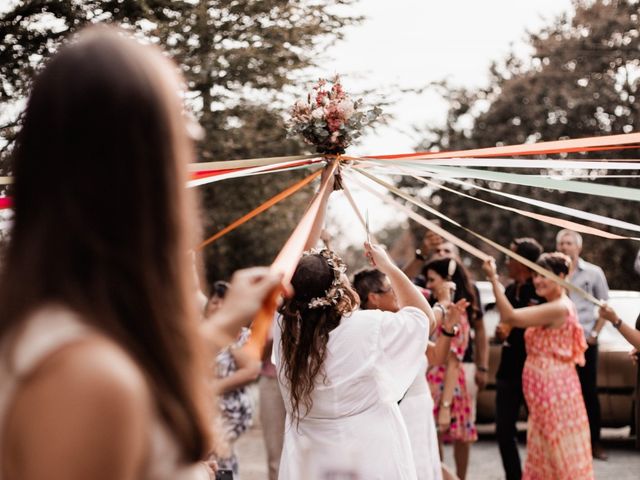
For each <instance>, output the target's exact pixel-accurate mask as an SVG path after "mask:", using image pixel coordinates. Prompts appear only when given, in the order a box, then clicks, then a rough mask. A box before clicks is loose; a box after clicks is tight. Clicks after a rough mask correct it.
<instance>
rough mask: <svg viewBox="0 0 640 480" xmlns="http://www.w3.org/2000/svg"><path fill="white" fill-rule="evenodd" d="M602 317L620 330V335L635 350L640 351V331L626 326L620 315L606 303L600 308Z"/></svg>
mask: <svg viewBox="0 0 640 480" xmlns="http://www.w3.org/2000/svg"><path fill="white" fill-rule="evenodd" d="M600 317H602V318H606V319H607V320H609V321H610V322H611V324H612V325H613V326H614V327H615V328H617V329H618V331H619V332H620V334H622V336H623V337H624V338H626V339H627V341H628V342H629V343H630V344H631V345H633V346H634V347H635V348H637V349H640V331H638V330H636V329H634V328H632V327H630V326H629V325H627V324H625V323H624V322H623V321H622V319H621V318H620V317H618V314H617V313H616V312H615V311H614V310H613V308H611V307H610V306H609V305H607V304H606V303H605V304H604V305H603V306H602V307H600Z"/></svg>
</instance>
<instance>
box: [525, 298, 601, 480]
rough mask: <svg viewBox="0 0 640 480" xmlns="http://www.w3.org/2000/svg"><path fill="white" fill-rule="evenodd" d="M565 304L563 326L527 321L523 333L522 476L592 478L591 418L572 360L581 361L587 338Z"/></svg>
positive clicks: (535, 479)
mask: <svg viewBox="0 0 640 480" xmlns="http://www.w3.org/2000/svg"><path fill="white" fill-rule="evenodd" d="M567 302H568V301H567ZM568 303H569V302H568ZM569 307H570V308H569V311H568V313H567V318H566V320H565V322H564V323H563V325H562V326H561V327H559V328H547V327H529V328H527V330H526V332H525V334H524V339H525V345H526V348H527V361H526V362H525V365H524V371H523V372H522V389H523V391H524V397H525V400H526V401H527V407H528V408H529V428H528V434H527V461H526V463H525V467H524V472H523V477H522V478H523V479H525V480H527V479H529V480H538V479H539V480H543V479H545V480H546V479H549V478H553V479H555V480H587V479H592V478H594V477H593V465H592V458H591V436H590V433H589V420H588V419H587V411H586V409H585V406H584V400H583V398H582V390H581V388H580V380H579V378H578V373H577V372H576V364H578V365H584V361H585V360H584V352H585V350H586V349H587V344H586V342H585V339H584V333H583V331H582V327H581V326H580V324H579V323H578V318H577V315H576V310H575V306H574V305H573V303H570V305H569Z"/></svg>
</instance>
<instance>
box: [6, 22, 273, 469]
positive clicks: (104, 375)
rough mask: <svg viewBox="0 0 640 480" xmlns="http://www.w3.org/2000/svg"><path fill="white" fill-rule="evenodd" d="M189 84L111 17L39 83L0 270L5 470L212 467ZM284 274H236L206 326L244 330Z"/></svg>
mask: <svg viewBox="0 0 640 480" xmlns="http://www.w3.org/2000/svg"><path fill="white" fill-rule="evenodd" d="M178 89H179V79H178V77H177V74H176V67H175V66H174V65H173V64H171V63H170V62H169V61H168V60H166V59H165V57H164V56H163V55H162V54H161V53H160V52H159V51H158V50H156V49H154V48H151V47H143V46H141V45H139V44H138V43H137V42H135V41H133V40H129V39H127V38H125V34H124V33H122V32H117V31H114V30H112V29H106V28H91V29H89V30H87V31H84V32H83V33H81V34H80V36H79V38H78V40H77V41H75V42H74V43H72V44H70V45H68V46H66V47H63V48H62V49H61V50H60V52H59V53H58V54H57V55H56V56H55V57H54V58H53V59H52V60H51V61H50V62H49V63H48V65H47V67H46V68H45V70H44V71H43V72H42V73H41V74H40V75H39V76H38V77H37V79H36V81H35V84H34V87H33V91H32V93H31V97H30V98H29V101H28V105H27V109H26V115H25V119H24V125H23V127H22V130H21V132H20V136H19V139H18V143H17V146H16V150H15V153H14V159H13V160H14V162H13V172H14V175H15V186H14V190H13V194H14V202H15V203H14V205H15V208H14V213H15V217H14V226H13V230H12V232H11V238H10V243H9V245H8V250H7V252H6V257H5V259H4V264H3V271H2V274H1V288H0V319H1V320H0V342H1V343H0V355H1V357H2V358H1V363H0V419H1V420H2V429H0V432H1V438H0V446H1V447H0V455H1V460H0V462H1V472H2V473H1V474H0V477H1V478H2V479H6V480H15V479H20V480H31V479H42V478H47V479H49V480H58V479H60V480H62V479H64V480H76V479H77V480H80V479H82V480H85V479H89V478H90V479H92V480H101V479H110V480H133V479H154V480H157V479H167V480H168V479H181V480H184V479H192V478H207V473H206V472H205V471H204V469H203V468H202V467H200V465H201V464H199V463H197V462H198V461H199V460H200V459H202V458H203V456H204V455H205V454H206V453H208V452H209V450H210V443H211V442H210V431H209V427H210V423H209V422H210V416H209V412H208V408H207V402H208V391H207V390H206V388H205V378H206V374H205V370H204V368H205V362H204V358H203V352H204V349H203V348H202V345H201V344H200V340H201V339H200V338H199V330H198V328H199V325H198V323H199V320H198V313H199V312H197V311H196V306H195V302H194V297H193V292H194V291H195V286H194V285H193V280H192V275H191V258H190V257H189V255H188V249H189V246H190V244H192V243H193V240H194V236H193V231H194V230H193V227H194V218H193V217H194V213H193V212H194V209H193V205H192V203H191V199H190V196H189V195H188V194H187V193H188V192H187V190H186V189H185V181H186V178H187V176H186V173H187V171H186V167H187V163H189V162H191V161H192V160H193V156H192V150H191V143H190V141H189V139H188V138H187V134H186V129H185V122H184V119H183V117H182V110H181V109H182V106H181V102H180V100H179V96H178ZM278 281H279V280H278V278H274V276H272V275H269V274H267V273H266V272H265V270H263V269H257V270H251V271H245V272H241V273H239V274H237V275H236V276H235V278H234V280H233V282H232V287H231V289H230V291H229V294H228V296H227V303H226V307H225V308H224V309H222V310H221V311H220V312H219V313H218V314H217V315H216V318H215V319H214V321H212V322H210V325H209V327H208V328H207V330H206V332H205V333H206V335H207V336H208V337H209V338H215V339H217V340H218V341H220V342H222V341H230V340H231V339H233V338H235V337H236V336H237V334H238V332H239V330H240V328H241V327H242V326H243V325H245V324H247V323H248V322H249V321H250V320H251V318H252V317H253V315H254V314H255V312H256V311H257V309H258V308H259V307H260V305H261V303H262V299H263V298H264V297H265V295H267V294H268V292H269V291H271V290H272V289H273V288H274V286H275V285H276V284H277V283H278Z"/></svg>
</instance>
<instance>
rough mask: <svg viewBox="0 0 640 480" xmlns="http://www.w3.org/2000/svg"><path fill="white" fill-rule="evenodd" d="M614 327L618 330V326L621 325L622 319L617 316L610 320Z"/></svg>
mask: <svg viewBox="0 0 640 480" xmlns="http://www.w3.org/2000/svg"><path fill="white" fill-rule="evenodd" d="M611 324H612V325H613V327H614V328H617V329H618V330H620V326H621V325H622V319H621V318H620V317H618V318H617V319H616V321H615V322H611Z"/></svg>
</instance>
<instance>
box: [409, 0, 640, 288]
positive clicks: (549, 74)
mask: <svg viewBox="0 0 640 480" xmlns="http://www.w3.org/2000/svg"><path fill="white" fill-rule="evenodd" d="M574 8H575V11H574V12H573V15H572V16H569V15H563V16H561V17H559V18H557V19H556V20H555V21H554V22H553V23H552V24H551V25H549V26H548V27H546V28H544V29H542V30H541V31H540V32H535V33H530V34H528V43H529V45H530V46H531V49H532V52H533V53H532V55H531V57H530V58H518V57H516V56H515V55H513V54H512V55H509V56H508V57H507V58H506V59H504V61H502V62H500V63H499V64H495V65H493V66H492V68H491V72H490V73H491V79H490V83H489V86H488V87H487V88H479V89H460V88H453V87H451V86H450V85H447V84H446V83H440V84H438V85H436V88H439V89H440V90H441V92H442V93H443V94H444V95H445V98H446V99H447V100H448V102H449V110H448V114H447V118H446V121H445V124H444V126H442V127H439V128H431V129H430V130H429V131H427V132H425V135H424V140H423V142H422V143H421V145H419V146H418V148H419V149H443V150H452V149H453V150H457V149H468V148H477V147H488V146H495V145H509V144H520V143H525V142H532V141H550V140H557V139H564V138H580V137H589V136H597V135H611V134H617V133H629V132H631V131H637V130H638V128H639V127H640V105H639V104H638V94H639V92H638V89H639V87H640V60H639V58H638V51H639V49H640V35H639V32H638V28H637V23H638V17H639V15H640V5H639V3H638V1H636V0H609V1H607V0H596V1H576V2H575V3H574ZM637 155H638V150H636V149H633V150H623V151H614V152H592V153H584V154H572V157H571V158H622V159H624V158H637ZM519 172H522V170H519ZM528 173H540V172H539V171H530V172H528ZM581 173H589V172H581ZM627 173H631V174H638V172H637V171H633V172H627ZM586 181H595V180H586ZM599 182H603V180H599ZM606 182H607V183H609V184H617V185H624V186H629V187H637V180H635V179H629V178H622V179H615V180H614V179H607V180H606ZM478 184H480V185H486V182H482V181H478ZM492 187H494V188H495V185H492ZM500 188H502V189H503V190H505V191H508V192H511V193H517V194H520V195H524V196H530V197H533V198H540V199H544V200H546V201H551V202H556V203H559V204H563V205H568V206H571V207H574V208H578V209H582V210H587V211H590V212H594V213H598V214H601V215H608V216H614V217H616V218H620V219H622V220H626V221H629V222H634V223H639V222H640V209H638V208H637V205H634V204H632V203H631V202H623V201H619V200H614V199H602V198H598V200H594V199H591V198H588V197H585V196H584V195H577V194H563V193H558V192H549V191H541V190H539V189H532V188H527V187H520V186H514V185H502V186H501V187H500ZM467 193H469V192H467ZM471 193H472V194H473V195H476V196H478V197H482V198H487V199H489V200H495V197H493V198H492V197H491V196H486V194H483V193H481V192H478V191H475V190H474V191H472V192H471ZM431 200H432V201H435V202H436V203H438V208H439V209H441V210H442V211H443V212H444V213H446V214H447V215H450V216H451V217H452V218H454V219H456V220H458V221H459V222H460V223H462V224H463V225H466V226H473V225H476V226H477V225H482V231H483V233H484V234H485V235H487V236H488V237H490V238H492V239H494V240H496V241H497V242H499V243H501V244H502V245H508V244H509V242H510V240H511V239H512V238H515V237H518V236H532V237H535V238H537V239H539V240H540V241H541V242H542V243H543V245H544V246H545V247H546V249H547V250H553V249H555V240H554V238H555V233H556V232H557V229H556V228H554V227H551V226H548V225H545V224H541V223H539V222H536V221H533V220H529V219H527V218H524V217H520V216H517V215H514V214H512V213H507V212H504V211H502V210H498V209H495V208H492V207H486V206H482V205H481V204H478V203H477V202H474V201H472V200H468V199H463V198H460V197H458V196H456V195H454V194H451V193H448V192H444V191H442V190H440V191H437V192H435V193H434V195H433V196H432V198H431ZM541 213H549V212H543V211H541ZM594 226H598V227H601V225H594ZM472 228H473V227H472ZM456 233H458V232H456ZM621 233H624V234H626V235H628V234H629V232H626V231H625V232H621ZM461 236H462V237H464V238H465V239H467V240H469V241H471V242H475V243H477V241H476V240H475V239H474V238H473V237H471V238H469V236H467V235H464V233H462V234H461ZM614 242H615V243H614ZM637 248H638V245H636V244H634V243H632V242H627V241H621V240H618V241H603V240H602V239H600V238H598V237H592V236H585V245H584V252H585V256H586V257H587V258H588V259H589V260H591V261H593V262H595V263H598V264H600V265H602V266H603V267H604V269H605V271H606V273H607V277H608V279H609V281H610V284H611V285H612V286H613V287H614V288H630V280H631V279H632V282H633V284H635V285H636V286H638V285H639V283H638V278H637V276H636V275H635V274H634V273H633V267H632V265H633V259H634V256H635V253H636V250H637Z"/></svg>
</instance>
